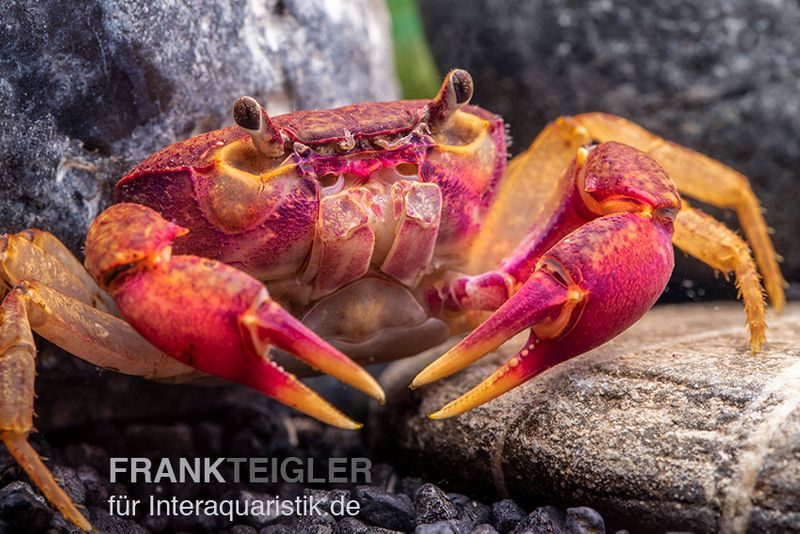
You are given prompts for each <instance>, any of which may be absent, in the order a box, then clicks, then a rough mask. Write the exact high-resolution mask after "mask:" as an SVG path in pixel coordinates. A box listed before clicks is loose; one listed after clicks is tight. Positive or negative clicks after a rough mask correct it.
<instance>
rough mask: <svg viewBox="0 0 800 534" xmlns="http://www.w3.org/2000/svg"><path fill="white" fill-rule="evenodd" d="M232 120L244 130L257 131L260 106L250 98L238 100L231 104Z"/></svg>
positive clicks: (244, 97)
mask: <svg viewBox="0 0 800 534" xmlns="http://www.w3.org/2000/svg"><path fill="white" fill-rule="evenodd" d="M233 120H234V121H236V124H238V125H239V126H240V127H241V128H244V129H245V130H258V129H259V127H260V126H261V106H259V105H258V102H256V100H255V99H254V98H252V97H249V96H243V97H241V98H238V99H237V100H236V102H235V103H234V104H233Z"/></svg>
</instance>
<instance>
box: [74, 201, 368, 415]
mask: <svg viewBox="0 0 800 534" xmlns="http://www.w3.org/2000/svg"><path fill="white" fill-rule="evenodd" d="M185 233H186V230H185V229H183V228H181V227H179V226H177V225H175V224H172V223H170V222H167V221H165V220H164V219H162V218H161V216H160V215H159V214H158V213H157V212H155V211H153V210H151V209H149V208H146V207H144V206H141V205H138V204H116V205H114V206H112V207H110V208H109V209H107V210H106V211H105V212H103V213H101V214H100V215H99V216H98V217H97V219H95V221H94V223H93V224H92V226H91V228H90V229H89V233H88V235H87V240H86V264H87V267H88V269H89V272H90V273H91V274H92V275H93V276H94V277H95V279H97V280H98V281H100V282H101V285H103V286H104V287H106V288H107V290H108V291H109V293H110V294H111V295H112V297H113V298H114V300H115V302H116V304H117V306H118V307H119V310H120V312H121V314H122V316H123V317H124V318H125V319H126V320H127V321H128V322H129V323H130V324H131V325H132V326H133V327H134V328H135V329H136V330H137V331H139V332H140V333H141V334H142V335H143V336H144V337H145V338H146V339H147V340H149V341H150V342H151V343H153V344H154V345H155V346H156V347H158V348H160V349H161V350H163V351H164V352H165V353H166V354H168V355H170V356H172V357H174V358H176V359H178V360H180V361H182V362H184V363H186V364H188V365H190V366H191V367H194V368H196V369H198V370H201V371H203V372H206V373H209V374H212V375H215V376H218V377H220V378H222V379H225V380H229V381H233V382H238V383H240V384H243V385H246V386H249V387H252V388H254V389H257V390H258V391H261V392H262V393H264V394H266V395H268V396H270V397H273V398H275V399H276V400H278V401H280V402H283V403H285V404H287V405H289V406H292V407H294V408H296V409H298V410H300V411H302V412H304V413H306V414H308V415H311V416H312V417H316V418H317V419H320V420H321V421H324V422H326V423H329V424H332V425H335V426H340V427H343V428H358V427H359V426H360V425H359V424H358V423H356V422H354V421H352V420H351V419H350V418H348V417H347V416H345V415H344V414H342V413H341V412H339V411H338V410H336V408H334V407H333V406H332V405H330V404H329V403H328V402H327V401H325V400H324V399H323V398H322V397H320V396H319V395H317V394H316V393H314V392H313V391H312V390H310V389H309V388H307V387H306V386H305V385H303V384H302V383H301V382H300V381H299V380H297V378H296V377H295V376H294V375H292V374H290V373H287V372H286V371H284V370H283V369H281V368H280V367H279V366H278V365H277V364H275V363H274V362H272V361H271V360H270V359H268V351H269V350H270V347H271V346H276V347H279V348H283V349H285V350H287V351H289V352H291V353H292V354H294V355H295V356H297V357H298V358H299V359H300V360H301V361H303V362H305V363H308V364H309V365H311V366H312V367H314V368H316V369H319V370H321V371H324V372H327V373H328V374H331V375H332V376H334V377H336V378H338V379H339V380H341V381H343V382H345V383H347V384H350V385H351V386H353V387H355V388H358V389H360V390H361V391H363V392H365V393H367V394H368V395H371V396H373V397H375V398H377V399H379V400H381V401H383V391H382V390H381V388H380V386H378V384H377V382H376V381H375V380H374V379H373V378H372V376H370V374H369V373H367V372H366V371H364V370H363V369H362V368H361V367H360V366H358V365H357V364H356V363H354V362H353V361H352V360H350V359H349V358H348V357H347V356H345V355H344V354H342V353H341V352H339V351H338V350H336V349H335V348H333V347H332V346H330V345H329V344H328V343H326V342H325V341H323V340H322V339H321V338H319V337H318V336H317V335H316V334H314V333H313V332H312V331H310V330H309V329H308V328H306V327H305V326H304V325H303V324H302V323H300V322H299V321H298V320H297V319H295V318H294V317H293V316H292V315H291V314H289V313H288V312H287V311H286V310H284V309H283V308H282V307H281V306H280V305H279V304H277V303H276V302H274V301H273V300H272V299H270V298H269V295H268V293H267V290H266V288H265V287H264V285H263V284H261V282H259V281H258V280H256V279H254V278H252V277H251V276H249V275H247V274H245V273H243V272H242V271H239V270H238V269H235V268H233V267H230V266H227V265H225V264H221V263H218V262H215V261H211V260H207V259H204V258H200V257H197V256H172V254H171V243H172V241H173V240H174V239H175V238H176V237H178V236H180V235H183V234H185Z"/></svg>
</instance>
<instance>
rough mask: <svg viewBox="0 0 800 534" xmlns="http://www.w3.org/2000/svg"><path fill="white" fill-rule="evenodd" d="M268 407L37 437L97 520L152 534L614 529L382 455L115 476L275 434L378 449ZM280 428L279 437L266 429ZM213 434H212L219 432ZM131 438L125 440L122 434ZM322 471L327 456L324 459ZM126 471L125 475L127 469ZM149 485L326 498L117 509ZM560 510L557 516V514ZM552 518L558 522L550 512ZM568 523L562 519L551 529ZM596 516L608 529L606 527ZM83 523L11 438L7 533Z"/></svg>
mask: <svg viewBox="0 0 800 534" xmlns="http://www.w3.org/2000/svg"><path fill="white" fill-rule="evenodd" d="M270 408H271V409H269V410H264V409H262V408H260V407H254V406H252V405H251V404H249V403H248V404H245V403H236V404H231V405H226V406H224V407H223V408H220V409H219V410H217V411H214V412H204V413H203V414H202V416H194V417H189V418H182V419H180V420H164V421H158V422H155V423H153V422H148V423H146V424H145V423H142V422H139V421H119V422H110V423H106V424H104V425H86V426H85V427H81V428H72V429H65V430H62V431H50V432H48V433H47V434H46V439H45V437H43V435H42V434H34V435H32V437H31V442H32V443H33V445H34V447H35V448H36V449H37V450H39V451H41V452H42V454H44V455H46V456H47V457H48V458H49V460H48V462H47V463H48V465H49V466H50V467H51V469H52V470H53V472H54V473H55V474H56V476H57V477H59V479H60V480H63V485H64V487H65V489H66V490H67V492H68V493H69V494H70V495H72V496H73V498H74V499H75V500H76V502H78V503H82V504H83V505H84V506H85V507H86V512H87V514H88V515H89V517H90V520H91V521H92V524H93V525H94V526H95V527H96V528H97V529H99V530H100V531H101V532H111V533H145V532H174V531H184V532H187V531H194V532H197V531H211V532H229V533H231V534H234V533H235V534H254V533H257V534H286V533H290V532H304V533H318V534H323V533H341V534H380V533H390V532H398V531H399V532H414V533H418V534H419V533H423V534H433V533H437V534H438V533H448V534H449V533H454V534H468V533H470V532H477V533H484V534H489V533H494V532H502V533H506V532H514V533H515V534H519V533H522V532H525V533H527V532H562V531H563V526H564V518H566V522H567V525H568V528H569V526H570V525H575V527H574V528H575V530H570V531H569V532H576V533H577V532H603V530H602V525H603V520H602V518H601V517H600V516H599V514H598V513H597V512H595V511H594V510H592V509H590V508H585V507H581V508H570V509H568V510H562V509H559V508H555V507H552V506H550V507H545V508H536V509H535V510H534V511H533V512H532V513H531V514H530V515H526V511H525V510H524V509H523V507H522V505H521V504H520V503H517V502H515V501H513V500H510V499H505V500H501V501H498V502H494V503H492V502H481V501H480V500H477V499H476V498H475V497H474V496H471V495H465V494H462V493H447V492H446V485H445V484H442V487H440V485H438V484H439V483H440V481H437V482H432V481H426V480H421V479H419V478H414V477H409V476H404V474H402V473H397V472H396V471H395V469H394V467H393V466H392V465H390V464H386V463H379V462H378V461H377V459H376V460H374V461H373V467H372V470H371V473H372V480H371V483H370V484H367V485H364V484H361V485H357V486H351V485H347V484H321V483H314V484H301V483H286V482H281V483H266V484H261V483H259V484H245V483H240V484H233V483H226V484H221V483H211V484H192V483H183V484H181V483H175V484H172V483H163V484H146V483H137V484H130V483H127V482H126V480H127V479H125V480H123V482H125V483H120V482H117V483H116V484H111V483H110V482H109V470H108V468H109V461H108V458H109V457H111V456H113V457H128V456H142V457H147V458H150V459H152V460H156V459H160V458H164V457H166V458H179V457H181V456H189V457H202V456H203V455H205V454H208V453H209V452H208V451H211V453H213V455H215V456H216V455H219V456H220V457H235V456H237V455H239V454H240V453H241V452H242V441H243V438H242V436H248V438H247V440H250V441H256V442H258V443H261V444H264V445H265V447H266V448H265V449H262V450H261V451H260V452H258V451H250V452H251V453H253V452H257V454H255V456H258V457H266V456H270V455H274V456H275V457H281V458H283V457H289V456H295V457H298V458H310V457H313V458H315V460H316V461H318V462H322V464H325V463H326V460H327V459H328V458H334V457H339V456H346V457H351V458H352V457H371V452H370V450H369V448H368V446H367V445H366V443H365V441H364V434H363V433H361V432H348V431H343V430H337V429H332V428H329V427H325V426H324V425H322V424H320V423H317V422H316V421H312V420H309V419H307V418H305V417H302V416H299V415H296V414H294V413H292V412H290V411H289V410H288V409H285V408H283V407H280V406H278V405H276V404H271V405H270ZM267 432H268V433H272V434H273V439H270V438H269V436H267V435H266V434H265V433H267ZM209 436H213V438H212V439H209ZM120 437H124V439H119V438H120ZM322 467H323V469H324V468H325V465H323V466H322ZM123 478H124V477H123ZM150 494H156V495H157V496H159V497H163V498H171V497H173V496H175V497H178V498H180V499H214V500H217V501H220V500H222V499H233V500H239V501H254V500H262V501H267V500H269V499H272V498H273V496H275V495H280V496H281V497H283V498H290V497H292V498H293V497H295V496H304V495H305V496H313V497H314V499H315V500H317V501H319V502H320V505H319V509H320V510H321V514H320V515H315V514H312V515H307V516H304V517H299V516H281V515H266V514H264V515H258V514H253V515H249V516H237V517H235V518H234V520H233V521H229V520H228V519H227V518H220V517H212V516H208V515H203V514H199V515H191V516H186V517H169V516H163V515H162V516H150V515H147V513H146V512H147V510H146V509H145V510H141V509H140V510H137V514H134V515H133V516H132V517H129V518H120V517H118V516H112V515H109V511H108V499H109V496H110V495H130V496H131V497H135V498H145V499H147V498H148V497H149V495H150ZM340 499H345V500H349V499H353V500H356V501H358V502H359V504H360V506H361V509H360V512H359V513H358V515H357V517H351V516H341V515H339V516H337V515H336V514H334V513H333V512H332V509H331V503H333V502H334V501H337V500H340ZM553 517H555V518H560V519H559V520H558V521H560V523H559V522H558V521H553V520H551V519H550V518H553ZM548 521H549V522H548ZM551 524H557V525H559V527H558V529H552V528H551V529H550V530H548V528H549V527H548V525H551ZM597 525H599V526H600V529H599V530H597ZM20 531H24V532H29V533H32V534H35V533H37V532H50V533H57V532H58V533H61V532H75V530H74V527H72V526H71V525H69V524H68V523H67V522H66V521H65V520H64V519H63V518H62V517H61V515H60V514H59V513H58V512H55V511H54V509H53V508H52V507H51V506H50V505H49V504H48V503H47V502H46V501H45V500H44V498H43V497H42V496H41V495H40V494H39V493H38V491H37V490H36V489H34V488H32V485H31V482H30V480H28V478H27V477H26V476H25V474H24V473H23V472H22V470H21V469H19V467H18V466H16V464H15V463H14V462H13V460H12V459H11V458H10V456H9V455H8V453H7V452H6V450H5V448H0V533H4V532H20Z"/></svg>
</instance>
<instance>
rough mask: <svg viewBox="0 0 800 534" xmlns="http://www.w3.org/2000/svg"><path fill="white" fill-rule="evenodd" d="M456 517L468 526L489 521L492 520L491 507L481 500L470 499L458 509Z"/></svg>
mask: <svg viewBox="0 0 800 534" xmlns="http://www.w3.org/2000/svg"><path fill="white" fill-rule="evenodd" d="M458 519H459V521H461V522H462V523H464V524H465V525H467V526H469V527H474V526H475V525H480V524H483V523H489V522H491V520H492V509H491V508H489V507H488V506H486V505H485V504H483V503H482V502H479V501H476V500H473V499H470V500H469V501H468V502H467V503H466V504H464V506H463V507H462V508H461V510H459V512H458Z"/></svg>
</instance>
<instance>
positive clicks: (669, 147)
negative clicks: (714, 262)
mask: <svg viewBox="0 0 800 534" xmlns="http://www.w3.org/2000/svg"><path fill="white" fill-rule="evenodd" d="M572 120H573V121H574V122H575V123H576V124H577V125H579V126H580V127H582V128H584V129H585V131H586V133H587V134H588V135H589V136H591V137H592V139H595V140H598V141H611V140H614V141H620V142H622V143H625V144H627V145H630V146H633V147H635V148H638V149H639V150H642V151H644V152H646V153H647V154H649V155H650V156H651V157H652V158H653V159H655V160H656V161H658V162H659V163H660V164H661V166H663V167H664V169H665V170H666V171H667V173H668V174H669V175H670V177H671V178H672V179H673V181H674V182H675V184H676V185H677V186H678V190H679V191H681V192H683V193H685V194H687V195H689V196H691V197H694V198H696V199H698V200H700V201H702V202H707V203H709V204H712V205H714V206H718V207H720V208H729V209H734V210H736V214H737V215H738V217H739V221H740V223H741V225H742V229H743V230H744V233H745V235H746V236H747V240H748V242H749V243H750V245H751V246H752V248H753V254H754V255H755V258H756V263H757V264H758V268H759V271H760V272H761V274H762V275H763V277H764V286H765V287H766V289H767V294H768V295H769V299H770V302H771V303H772V306H773V307H774V308H775V310H776V311H778V312H780V311H781V309H783V306H784V303H785V302H786V297H785V295H784V291H783V288H784V287H785V285H786V282H785V281H784V279H783V277H782V276H781V271H780V267H779V266H778V256H777V254H776V253H775V249H774V247H773V246H772V240H770V238H769V232H768V231H767V224H766V222H765V221H764V215H763V213H762V211H761V206H760V205H759V202H758V198H757V197H756V196H755V194H754V193H753V190H752V188H751V187H750V183H749V182H748V180H747V178H746V177H745V176H744V175H742V174H741V173H738V172H736V171H735V170H733V169H731V168H730V167H727V166H726V165H723V164H722V163H720V162H718V161H714V160H713V159H711V158H709V157H707V156H704V155H703V154H700V153H699V152H695V151H694V150H690V149H688V148H686V147H682V146H680V145H678V144H675V143H671V142H669V141H667V140H665V139H662V138H661V137H658V136H656V135H654V134H652V133H650V132H648V131H647V130H645V129H644V128H642V127H641V126H638V125H636V124H634V123H632V122H630V121H627V120H625V119H623V118H621V117H616V116H614V115H609V114H606V113H585V114H582V115H577V116H575V117H573V118H572Z"/></svg>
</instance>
